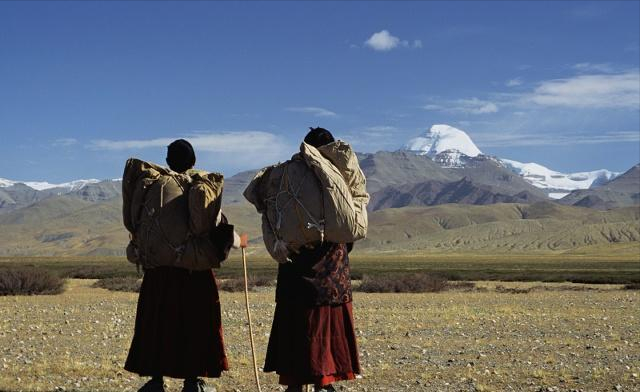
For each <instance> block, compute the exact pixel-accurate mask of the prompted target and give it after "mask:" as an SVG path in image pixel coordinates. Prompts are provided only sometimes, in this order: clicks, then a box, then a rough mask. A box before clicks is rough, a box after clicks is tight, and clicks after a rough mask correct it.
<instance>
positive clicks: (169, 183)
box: [122, 158, 223, 270]
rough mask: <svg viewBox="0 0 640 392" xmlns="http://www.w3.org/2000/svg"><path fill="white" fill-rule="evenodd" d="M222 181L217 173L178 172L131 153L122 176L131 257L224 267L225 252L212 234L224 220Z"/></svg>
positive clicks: (149, 262)
mask: <svg viewBox="0 0 640 392" xmlns="http://www.w3.org/2000/svg"><path fill="white" fill-rule="evenodd" d="M222 187H223V177H222V175H221V174H218V173H207V172H203V171H196V170H189V171H187V172H186V173H176V172H173V171H171V170H170V169H167V168H164V167H162V166H158V165H155V164H153V163H149V162H144V161H141V160H139V159H135V158H131V159H129V160H128V161H127V163H126V166H125V169H124V175H123V178H122V199H123V206H122V213H123V221H124V225H125V227H126V228H127V230H128V231H129V233H130V234H131V241H130V243H129V245H128V246H127V258H128V259H129V261H131V262H133V263H136V264H139V265H142V266H143V267H144V268H153V267H156V266H175V267H182V268H187V269H190V270H204V269H209V268H212V267H219V265H220V262H221V261H222V260H221V254H220V252H219V250H218V249H216V247H215V246H214V242H213V241H212V234H213V233H214V232H215V228H216V224H217V222H218V221H219V214H220V208H221V203H222Z"/></svg>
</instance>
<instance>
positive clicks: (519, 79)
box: [505, 78, 522, 87]
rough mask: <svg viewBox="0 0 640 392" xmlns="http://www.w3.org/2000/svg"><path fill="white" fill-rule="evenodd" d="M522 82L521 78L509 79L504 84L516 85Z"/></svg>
mask: <svg viewBox="0 0 640 392" xmlns="http://www.w3.org/2000/svg"><path fill="white" fill-rule="evenodd" d="M521 84H522V79H521V78H515V79H509V80H507V81H506V82H505V86H507V87H516V86H520V85H521Z"/></svg>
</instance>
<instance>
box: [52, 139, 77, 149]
mask: <svg viewBox="0 0 640 392" xmlns="http://www.w3.org/2000/svg"><path fill="white" fill-rule="evenodd" d="M74 144H78V139H75V138H72V137H63V138H60V139H56V140H54V141H53V147H69V146H73V145H74Z"/></svg>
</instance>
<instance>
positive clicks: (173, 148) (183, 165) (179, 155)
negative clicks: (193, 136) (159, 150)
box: [167, 139, 196, 173]
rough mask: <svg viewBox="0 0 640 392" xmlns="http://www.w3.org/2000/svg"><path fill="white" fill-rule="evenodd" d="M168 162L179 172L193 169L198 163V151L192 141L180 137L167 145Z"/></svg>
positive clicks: (172, 168)
mask: <svg viewBox="0 0 640 392" xmlns="http://www.w3.org/2000/svg"><path fill="white" fill-rule="evenodd" d="M167 164H168V165H169V168H170V169H171V170H173V171H176V172H178V173H182V172H184V171H187V170H189V169H191V168H192V167H193V166H194V165H195V164H196V153H195V152H194V151H193V147H192V146H191V143H189V142H188V141H186V140H184V139H178V140H176V141H174V142H173V143H171V144H169V146H167Z"/></svg>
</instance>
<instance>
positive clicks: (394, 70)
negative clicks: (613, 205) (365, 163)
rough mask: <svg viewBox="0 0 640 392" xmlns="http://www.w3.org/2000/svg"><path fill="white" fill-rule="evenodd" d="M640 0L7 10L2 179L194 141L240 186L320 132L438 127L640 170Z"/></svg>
mask: <svg viewBox="0 0 640 392" xmlns="http://www.w3.org/2000/svg"><path fill="white" fill-rule="evenodd" d="M638 15H640V2H579V1H569V2H536V3H534V2H523V1H515V2H506V1H499V2H481V1H474V2H462V1H455V2H446V3H445V2H435V1H433V2H417V1H410V2H364V1H361V2H355V1H354V2H341V3H332V2H311V1H304V2H290V1H285V2H267V1H261V2H233V3H232V2H150V1H144V2H77V1H72V2H48V1H47V2H31V1H30V2H22V3H18V2H6V1H3V2H0V137H1V140H2V142H1V143H0V155H1V156H2V159H1V160H0V177H3V178H10V179H14V180H48V181H50V182H63V181H68V180H72V179H77V178H113V177H119V176H120V175H121V171H122V168H123V164H124V160H125V159H126V158H127V157H129V156H137V157H141V158H143V159H147V160H152V161H156V162H162V161H163V160H164V154H165V148H164V146H166V144H167V141H170V140H171V139H173V138H178V137H186V138H189V139H190V140H192V141H193V142H194V144H195V147H196V150H197V151H196V152H197V154H198V163H199V166H200V167H202V168H205V169H208V170H217V171H222V172H224V173H225V174H227V175H231V174H234V173H236V172H238V171H240V170H244V169H250V168H257V167H260V166H263V165H266V164H269V163H272V162H273V161H277V160H282V159H286V158H287V157H288V156H290V155H291V154H292V153H293V152H295V151H296V149H297V146H298V144H299V142H300V140H301V138H302V137H303V136H304V134H305V132H306V130H307V128H308V127H309V126H316V125H320V126H323V127H325V128H327V129H330V130H331V131H333V133H334V134H336V135H337V136H339V137H341V138H344V139H346V140H347V141H349V142H351V143H353V144H354V146H355V147H356V149H357V150H359V151H366V152H372V151H377V150H381V149H384V150H396V149H398V148H401V147H402V146H403V144H404V143H405V142H406V141H407V140H409V139H410V138H412V137H415V136H418V135H419V134H421V133H424V132H425V131H426V130H427V129H428V128H429V127H430V126H431V125H432V124H436V123H447V124H450V125H453V126H456V127H459V128H461V129H463V130H465V131H466V132H467V133H468V134H469V135H470V136H471V137H472V139H473V140H474V141H475V142H476V144H477V145H478V146H479V148H480V149H481V150H482V151H483V152H484V153H487V154H491V155H497V156H499V157H503V158H509V159H515V160H519V161H522V162H530V161H535V162H537V163H540V164H543V165H545V166H548V167H550V168H552V169H555V170H560V171H565V172H572V171H586V170H595V169H600V168H607V169H610V170H616V171H624V170H626V169H628V168H629V167H631V166H632V165H634V164H636V163H638V162H639V161H640V109H639V106H640V79H639V68H640V64H639V63H640V60H639V58H640V53H639V48H640V18H639V17H638Z"/></svg>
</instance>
